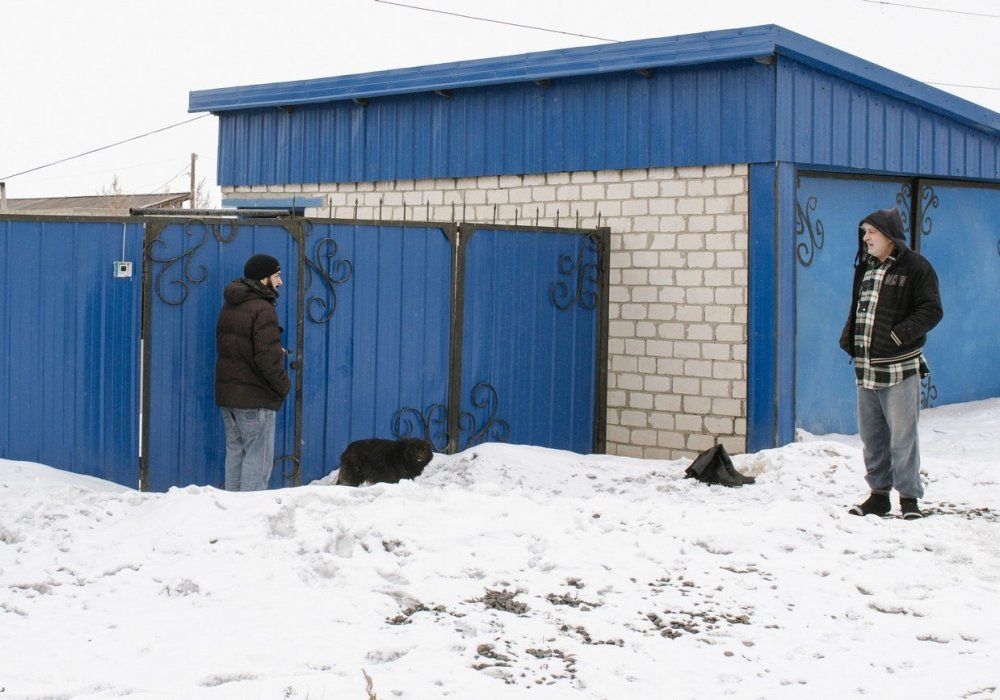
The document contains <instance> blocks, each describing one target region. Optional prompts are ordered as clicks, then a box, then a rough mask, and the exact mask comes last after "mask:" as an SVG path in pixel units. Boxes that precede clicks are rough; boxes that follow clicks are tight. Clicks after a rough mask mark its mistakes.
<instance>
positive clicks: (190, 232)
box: [146, 219, 239, 306]
mask: <svg viewBox="0 0 1000 700" xmlns="http://www.w3.org/2000/svg"><path fill="white" fill-rule="evenodd" d="M182 226H183V232H184V236H183V237H182V238H181V252H180V253H179V254H177V255H173V256H169V255H164V256H163V257H158V256H157V255H156V252H155V251H156V248H157V246H160V247H162V248H166V247H167V243H166V242H165V241H164V240H163V237H162V235H163V232H162V231H161V232H160V233H159V234H158V235H157V237H156V238H154V239H153V240H151V241H150V242H149V245H148V246H147V247H146V256H147V257H148V258H149V260H150V261H151V262H154V263H161V264H162V265H163V266H162V267H161V268H160V269H159V271H158V272H157V273H156V277H155V280H156V282H155V285H154V289H155V292H156V296H158V297H159V298H160V300H161V301H163V303H165V304H169V305H170V306H180V305H181V304H183V303H184V302H185V301H186V300H187V297H188V293H189V292H190V289H189V286H190V285H192V284H201V283H202V282H204V281H205V280H206V279H208V268H206V267H205V266H204V265H198V268H197V270H195V269H194V268H193V267H192V263H193V261H194V257H195V255H196V254H197V253H198V251H199V250H200V249H201V247H202V246H203V245H205V243H206V242H208V236H209V233H211V235H212V237H213V238H214V239H215V240H216V241H218V242H219V243H231V242H232V241H234V240H235V239H236V235H237V234H238V233H239V229H238V228H237V226H236V224H230V223H222V222H213V223H212V224H209V223H208V222H206V221H204V220H202V219H189V220H187V221H185V222H184V223H183V225H182ZM224 227H228V228H229V229H231V233H230V234H229V235H226V234H225V233H224V232H223V231H224ZM196 228H197V229H199V230H200V233H201V237H200V238H199V239H198V240H197V242H195V243H194V244H192V245H191V246H189V247H188V248H186V249H185V248H184V240H185V238H186V239H194V238H195V237H196V236H197V233H196V232H195V229H196ZM177 263H181V265H180V266H179V268H176V267H175V266H176V265H177ZM176 269H179V271H180V272H179V275H178V278H177V279H173V280H169V281H167V282H166V284H167V285H168V286H170V287H173V286H174V285H176V287H178V288H179V289H180V291H179V292H178V293H177V296H174V297H168V295H167V294H166V293H165V290H164V282H165V278H166V276H167V273H168V272H169V271H171V270H176Z"/></svg>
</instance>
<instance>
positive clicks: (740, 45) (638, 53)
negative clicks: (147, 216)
mask: <svg viewBox="0 0 1000 700" xmlns="http://www.w3.org/2000/svg"><path fill="white" fill-rule="evenodd" d="M775 55H777V56H786V57H788V58H791V59H793V60H795V61H798V62H800V63H803V64H805V65H807V66H812V67H815V68H819V69H821V70H822V71H824V72H827V73H830V74H832V75H834V76H836V77H839V78H842V79H844V80H847V81H850V82H853V83H857V84H859V85H861V86H864V87H868V88H872V89H874V90H876V91H878V92H882V93H885V94H887V95H890V96H892V97H896V98H898V99H900V100H903V101H905V102H909V103H912V104H914V105H917V106H920V107H923V108H926V109H929V110H932V111H934V112H937V113H940V114H943V115H945V116H948V117H950V118H952V119H955V120H957V121H960V122H962V123H965V124H967V125H970V126H974V127H976V128H979V129H982V130H984V131H987V132H1000V114H998V113H996V112H993V111H991V110H988V109H986V108H985V107H982V106H980V105H977V104H975V103H972V102H969V101H967V100H963V99H961V98H959V97H956V96H954V95H951V94H949V93H947V92H944V91H942V90H938V89H937V88H934V87H931V86H929V85H927V84H925V83H921V82H919V81H917V80H914V79H912V78H908V77H906V76H904V75H901V74H899V73H896V72H894V71H891V70H888V69H886V68H882V67H880V66H877V65H875V64H873V63H870V62H868V61H865V60H863V59H860V58H858V57H856V56H852V55H850V54H847V53H845V52H843V51H840V50H838V49H835V48H833V47H831V46H827V45H826V44H822V43H820V42H817V41H814V40H812V39H809V38H808V37H805V36H802V35H800V34H797V33H795V32H792V31H789V30H787V29H784V28H782V27H779V26H776V25H762V26H758V27H745V28H740V29H728V30H721V31H713V32H703V33H699V34H687V35H682V36H675V37H665V38H656V39H642V40H637V41H624V42H619V43H615V44H605V45H598V46H585V47H578V48H570V49H560V50H556V51H542V52H535V53H528V54H522V55H516V56H502V57H496V58H485V59H478V60H473V61H458V62H454V63H443V64H437V65H429V66H418V67H413V68H400V69H393V70H387V71H378V72H373V73H361V74H357V75H346V76H335V77H330V78H317V79H312V80H298V81H290V82H280V83H267V84H260V85H245V86H236V87H228V88H217V89H212V90H197V91H193V92H191V93H190V99H189V103H188V111H189V112H226V111H232V110H246V109H252V108H260V107H287V106H293V105H306V104H317V103H325V102H335V101H340V100H351V99H365V98H372V97H385V96H391V95H404V94H412V93H419V92H434V91H442V90H455V89H460V88H474V87H483V86H490V85H501V84H510V83H519V82H530V81H540V80H551V79H555V78H566V77H573V76H587V75H598V74H607V73H620V72H625V71H632V70H643V69H655V68H666V67H682V66H691V65H695V64H707V63H718V62H725V61H733V60H741V59H748V58H764V57H768V56H775Z"/></svg>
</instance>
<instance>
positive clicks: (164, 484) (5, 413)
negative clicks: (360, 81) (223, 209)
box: [0, 217, 607, 491]
mask: <svg viewBox="0 0 1000 700" xmlns="http://www.w3.org/2000/svg"><path fill="white" fill-rule="evenodd" d="M460 231H461V232H460ZM123 237H124V238H123ZM143 237H144V241H143ZM463 237H464V238H463ZM123 241H124V246H125V250H124V254H123V252H122V246H123ZM142 251H145V255H143V252H142ZM606 251H607V231H606V230H604V229H602V230H600V231H588V232H579V231H573V230H566V229H558V230H556V229H550V230H545V229H528V228H521V229H519V230H503V229H496V228H491V229H477V228H476V227H474V226H467V225H462V226H459V225H457V224H421V223H385V222H379V223H375V222H372V223H363V222H344V221H319V220H306V219H299V218H289V219H287V220H267V221H260V220H252V221H247V220H234V219H202V218H180V217H178V218H163V217H156V218H149V219H145V220H136V219H130V220H127V221H118V222H110V223H91V222H87V223H81V222H71V221H64V220H58V221H57V220H53V221H45V220H36V219H30V220H29V219H23V220H13V221H3V222H0V255H2V256H3V257H4V259H6V260H7V261H8V266H7V268H6V271H5V275H4V277H3V281H2V283H0V284H2V287H0V291H2V292H3V299H2V301H0V327H3V328H6V329H9V330H8V332H7V333H6V335H5V337H4V341H3V342H4V344H5V346H6V347H5V352H4V353H3V356H2V358H0V457H3V458H7V459H21V460H32V461H37V462H42V463H45V464H49V465H51V466H56V467H59V468H63V469H68V470H70V471H75V472H81V473H87V474H94V475H97V476H100V477H102V478H105V479H109V480H112V481H116V482H119V483H122V484H126V485H129V486H139V485H140V481H141V484H142V487H143V488H146V489H150V490H157V491H160V490H165V489H167V488H170V487H171V486H178V485H186V484H208V485H213V486H219V487H221V486H222V482H223V462H224V457H225V439H224V434H223V429H222V422H221V418H220V416H219V412H218V409H217V408H216V406H215V404H214V364H215V357H216V352H215V321H216V318H217V315H218V311H219V308H220V306H221V304H222V290H223V288H224V286H225V285H226V284H227V283H228V282H229V281H231V280H233V279H235V278H238V277H240V276H241V274H242V268H243V263H244V262H245V260H246V259H247V258H248V257H249V256H250V255H252V254H253V253H255V252H266V253H269V254H271V255H274V256H275V257H277V258H278V259H279V260H281V261H282V272H283V278H284V286H283V287H282V289H281V294H280V296H279V303H278V315H279V319H280V320H281V322H282V324H283V325H284V331H283V333H284V336H283V343H284V345H285V347H286V348H287V349H288V351H289V366H288V368H289V374H290V377H291V379H292V385H293V391H292V393H291V395H290V396H289V398H288V399H287V400H286V402H285V404H284V406H283V407H282V408H281V410H280V411H279V414H278V425H277V431H276V432H277V434H276V440H275V442H276V447H275V455H276V467H275V470H274V472H273V473H272V478H271V486H272V487H280V486H289V485H295V484H298V483H308V482H309V481H312V480H314V479H317V478H319V477H322V476H324V475H325V474H327V473H329V472H330V471H331V470H332V469H334V468H335V467H336V466H337V465H338V463H339V455H340V453H341V451H343V449H344V448H345V447H346V446H347V444H348V443H349V442H350V441H352V440H355V439H359V438H365V437H373V436H374V437H394V436H396V437H401V436H408V435H419V436H422V437H426V438H427V439H429V440H430V441H431V442H432V443H433V444H434V446H435V448H436V449H438V450H441V451H445V450H449V451H454V450H456V449H463V448H465V447H466V446H469V445H472V444H476V443H478V442H483V441H487V440H492V441H496V440H513V441H517V442H524V443H531V444H537V445H544V446H548V447H556V448H564V449H572V450H577V451H581V452H589V451H593V450H595V449H601V448H602V445H601V444H600V441H601V440H603V420H602V419H603V410H602V409H601V407H602V406H603V403H604V400H605V399H604V387H603V384H602V381H601V376H602V375H601V372H600V370H601V369H602V368H603V363H604V358H605V354H604V353H605V351H604V350H603V348H604V345H603V341H602V338H603V337H604V336H605V335H606V329H605V325H604V322H603V321H602V319H604V318H606V299H607V296H606V274H604V272H603V269H604V268H602V265H605V266H606V261H607V257H606ZM120 259H125V260H132V261H133V262H135V263H136V270H135V272H136V274H135V275H134V276H133V277H131V278H126V279H118V278H114V277H112V262H113V261H115V260H120ZM140 261H141V262H142V265H141V274H140V267H139V263H140ZM463 309H464V312H463ZM140 339H142V340H143V341H144V342H140ZM140 354H141V358H142V374H141V381H140ZM463 358H464V364H463ZM140 387H141V388H142V392H141V399H140ZM140 404H141V405H140ZM498 410H499V411H500V412H499V413H498ZM140 413H141V414H142V427H141V429H140V420H139V416H140ZM599 417H600V419H599ZM140 452H141V459H140Z"/></svg>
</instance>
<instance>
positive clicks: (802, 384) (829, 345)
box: [795, 175, 1000, 433]
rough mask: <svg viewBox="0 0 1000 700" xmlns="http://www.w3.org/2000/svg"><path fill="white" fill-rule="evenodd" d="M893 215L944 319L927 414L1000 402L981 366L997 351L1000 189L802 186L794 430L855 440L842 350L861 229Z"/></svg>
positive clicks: (997, 387)
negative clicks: (950, 406) (871, 217)
mask: <svg viewBox="0 0 1000 700" xmlns="http://www.w3.org/2000/svg"><path fill="white" fill-rule="evenodd" d="M890 206H896V207H898V208H899V210H900V213H901V214H902V216H903V224H904V227H905V228H906V229H907V230H908V231H909V232H910V236H909V238H910V243H911V246H912V247H913V248H914V249H916V250H918V251H919V252H920V253H921V254H922V255H923V256H924V257H926V258H927V259H928V260H929V261H930V262H931V264H933V265H934V268H935V270H936V271H937V274H938V280H939V283H940V289H941V299H942V304H943V306H944V319H943V320H942V321H941V323H940V324H939V325H938V326H937V328H935V329H934V330H933V331H931V333H930V334H929V335H928V339H927V345H926V347H925V348H924V354H925V356H926V357H927V361H928V364H929V365H930V368H931V375H930V377H929V378H928V379H925V380H924V381H923V384H922V389H921V400H922V405H923V406H924V407H925V408H926V407H929V406H935V405H939V404H947V403H955V402H960V401H972V400H975V399H982V398H987V397H991V396H997V395H1000V375H997V374H996V373H995V372H990V371H986V370H984V369H983V367H984V365H983V362H987V364H988V359H987V358H992V357H993V356H995V355H996V349H997V348H998V347H1000V314H998V313H997V312H996V308H995V302H993V300H994V299H996V298H997V297H998V296H1000V236H998V234H997V228H996V224H995V222H996V220H997V218H998V217H1000V188H997V187H996V186H987V185H975V184H972V183H948V182H932V181H926V180H919V179H909V180H904V179H878V178H863V179H862V178H849V177H846V176H845V177H837V176H831V175H825V176H821V175H816V176H804V175H803V176H801V177H800V178H799V182H798V188H797V200H796V207H797V220H796V235H797V239H798V244H797V248H796V258H797V260H796V279H795V283H796V289H795V303H796V312H795V319H796V332H795V357H796V360H795V417H796V418H795V424H796V427H801V428H804V429H806V430H808V431H810V432H813V433H830V432H836V433H855V432H857V427H856V426H857V423H856V419H855V401H856V399H855V394H856V385H855V382H854V371H853V367H852V366H851V365H850V364H849V363H848V358H847V356H846V355H845V354H844V353H843V351H841V350H840V348H839V345H838V340H839V336H840V331H841V328H842V326H843V323H844V320H845V319H846V317H847V313H848V311H849V308H848V307H849V305H850V300H851V278H852V274H853V261H854V256H855V254H856V253H857V224H858V221H860V220H861V218H862V217H864V216H865V215H866V214H868V213H870V212H872V211H874V210H875V209H884V208H886V207H890Z"/></svg>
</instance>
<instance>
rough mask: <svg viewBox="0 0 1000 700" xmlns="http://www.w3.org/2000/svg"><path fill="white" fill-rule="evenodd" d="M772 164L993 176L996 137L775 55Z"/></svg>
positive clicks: (997, 162) (997, 174) (999, 143)
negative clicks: (785, 163)
mask: <svg viewBox="0 0 1000 700" xmlns="http://www.w3.org/2000/svg"><path fill="white" fill-rule="evenodd" d="M778 67H779V70H778V78H777V93H776V100H777V112H778V115H779V117H778V125H777V139H776V149H775V154H774V160H778V161H788V162H794V163H797V164H799V165H800V166H803V167H810V166H817V167H824V168H826V167H833V168H845V169H847V168H850V169H859V170H868V171H872V172H877V173H899V174H906V175H921V176H936V177H958V178H965V179H986V180H998V179H1000V137H998V136H997V134H996V132H987V131H984V130H982V129H977V128H975V127H973V126H969V125H966V124H964V123H961V122H958V121H955V120H953V119H949V118H947V117H945V116H943V115H941V114H939V113H936V112H933V111H931V110H929V109H926V108H923V107H919V106H916V105H913V104H910V103H907V102H905V101H903V100H902V99H899V98H896V97H892V96H890V95H887V94H885V93H884V92H879V91H877V90H875V89H873V88H870V87H863V86H861V85H858V84H857V83H852V82H848V81H846V80H844V79H843V78H839V77H836V76H834V75H831V74H830V73H826V72H823V71H820V70H817V69H815V68H811V67H808V66H805V65H803V64H801V63H797V62H795V61H791V60H788V59H784V58H781V57H779V59H778Z"/></svg>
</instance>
